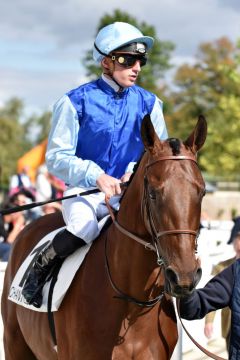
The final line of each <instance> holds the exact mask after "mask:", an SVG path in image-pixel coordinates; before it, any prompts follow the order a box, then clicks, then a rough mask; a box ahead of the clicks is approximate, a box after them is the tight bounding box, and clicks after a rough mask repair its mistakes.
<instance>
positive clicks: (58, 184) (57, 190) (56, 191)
mask: <svg viewBox="0 0 240 360" xmlns="http://www.w3.org/2000/svg"><path fill="white" fill-rule="evenodd" d="M48 179H49V182H50V184H51V186H52V198H53V199H59V198H61V197H62V196H63V193H64V191H65V189H66V187H65V183H64V181H62V180H60V179H59V178H57V177H56V176H54V175H52V174H50V173H48Z"/></svg>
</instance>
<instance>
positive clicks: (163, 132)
mask: <svg viewBox="0 0 240 360" xmlns="http://www.w3.org/2000/svg"><path fill="white" fill-rule="evenodd" d="M162 107H163V103H162V101H161V100H160V99H159V98H157V97H156V100H155V103H154V106H153V109H152V112H151V114H150V116H151V121H152V124H153V126H154V129H155V131H156V133H157V135H158V137H159V139H161V140H166V139H167V138H168V132H167V128H166V124H165V120H164V117H163V111H162ZM135 164H136V162H130V163H129V164H128V166H127V169H126V173H127V172H133V168H134V165H135Z"/></svg>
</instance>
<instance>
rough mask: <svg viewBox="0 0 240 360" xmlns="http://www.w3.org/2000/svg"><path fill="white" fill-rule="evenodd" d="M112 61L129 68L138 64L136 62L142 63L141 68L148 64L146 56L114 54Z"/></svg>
mask: <svg viewBox="0 0 240 360" xmlns="http://www.w3.org/2000/svg"><path fill="white" fill-rule="evenodd" d="M111 59H112V61H117V62H118V64H119V65H121V66H123V67H125V68H129V67H132V66H134V65H135V64H136V61H138V60H139V61H140V66H144V65H146V63H147V57H146V55H145V54H144V55H132V54H115V55H114V54H113V55H112V56H111Z"/></svg>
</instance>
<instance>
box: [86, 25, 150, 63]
mask: <svg viewBox="0 0 240 360" xmlns="http://www.w3.org/2000/svg"><path fill="white" fill-rule="evenodd" d="M133 42H136V43H144V44H145V45H146V50H148V49H150V48H151V47H152V46H153V42H154V39H153V38H152V37H150V36H144V35H143V34H142V33H141V31H139V30H138V29H137V28H136V27H135V26H133V25H130V24H128V23H124V22H115V23H113V24H110V25H107V26H105V27H104V28H102V29H101V30H100V31H99V33H98V35H97V37H96V40H95V43H94V49H93V59H94V60H95V61H96V62H97V63H100V62H101V61H102V59H103V58H104V57H105V56H107V55H109V54H110V53H111V52H112V51H113V50H115V49H117V48H119V47H122V46H123V45H127V44H130V43H133Z"/></svg>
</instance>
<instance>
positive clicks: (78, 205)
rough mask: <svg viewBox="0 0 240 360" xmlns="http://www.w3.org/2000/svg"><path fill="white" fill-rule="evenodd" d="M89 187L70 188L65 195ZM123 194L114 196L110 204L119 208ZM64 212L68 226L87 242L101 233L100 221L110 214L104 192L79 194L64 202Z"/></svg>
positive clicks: (79, 191)
mask: <svg viewBox="0 0 240 360" xmlns="http://www.w3.org/2000/svg"><path fill="white" fill-rule="evenodd" d="M87 190H90V189H89V188H87V189H86V188H79V187H74V188H68V189H67V190H66V191H65V193H64V196H68V195H72V194H79V193H81V192H83V191H87ZM120 197H121V196H113V197H112V198H111V199H110V205H111V206H112V207H113V208H114V209H118V208H119V200H120ZM62 213H63V218H64V221H65V223H66V228H67V230H68V231H69V232H71V233H72V234H74V235H76V236H78V237H80V238H81V239H83V240H84V241H86V243H89V242H91V241H92V240H94V239H96V237H97V236H98V235H99V232H100V230H99V227H98V221H99V220H101V219H102V218H103V217H104V216H106V215H107V214H108V209H107V206H106V204H105V194H104V193H102V192H99V193H96V194H91V195H87V196H77V197H74V198H72V199H67V200H64V201H63V202H62Z"/></svg>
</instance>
